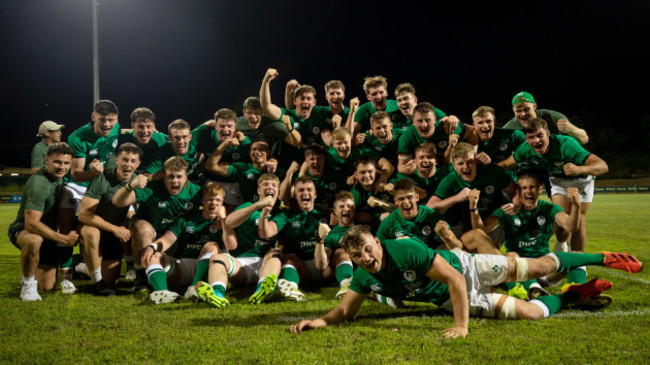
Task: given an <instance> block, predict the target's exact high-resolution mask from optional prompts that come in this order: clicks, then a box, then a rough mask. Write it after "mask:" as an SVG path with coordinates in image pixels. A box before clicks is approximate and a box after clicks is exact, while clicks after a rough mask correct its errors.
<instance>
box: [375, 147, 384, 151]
mask: <svg viewBox="0 0 650 365" xmlns="http://www.w3.org/2000/svg"><path fill="white" fill-rule="evenodd" d="M383 150H384V147H382V146H375V151H377V152H381V151H383Z"/></svg>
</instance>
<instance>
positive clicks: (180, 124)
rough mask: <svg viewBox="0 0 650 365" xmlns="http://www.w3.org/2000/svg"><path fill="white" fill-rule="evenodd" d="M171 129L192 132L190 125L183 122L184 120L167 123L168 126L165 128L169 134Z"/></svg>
mask: <svg viewBox="0 0 650 365" xmlns="http://www.w3.org/2000/svg"><path fill="white" fill-rule="evenodd" d="M172 129H176V130H183V129H187V130H188V131H189V130H192V127H191V126H190V123H188V122H186V121H185V119H176V120H175V121H173V122H171V123H169V126H168V127H167V130H168V131H169V134H171V132H172Z"/></svg>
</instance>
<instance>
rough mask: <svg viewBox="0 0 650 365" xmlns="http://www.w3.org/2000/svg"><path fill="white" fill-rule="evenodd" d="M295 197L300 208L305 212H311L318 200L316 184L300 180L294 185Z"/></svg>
mask: <svg viewBox="0 0 650 365" xmlns="http://www.w3.org/2000/svg"><path fill="white" fill-rule="evenodd" d="M293 197H294V198H295V199H296V201H297V202H298V208H300V210H302V211H303V212H311V211H312V210H313V209H314V202H315V201H316V186H314V183H313V182H300V181H299V182H298V183H296V185H295V186H294V187H293Z"/></svg>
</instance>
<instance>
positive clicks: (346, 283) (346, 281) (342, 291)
mask: <svg viewBox="0 0 650 365" xmlns="http://www.w3.org/2000/svg"><path fill="white" fill-rule="evenodd" d="M350 280H351V278H346V279H343V280H341V289H339V291H338V292H337V293H336V295H335V296H334V297H335V298H336V299H339V300H340V299H343V297H344V296H345V294H346V293H347V292H348V289H350Z"/></svg>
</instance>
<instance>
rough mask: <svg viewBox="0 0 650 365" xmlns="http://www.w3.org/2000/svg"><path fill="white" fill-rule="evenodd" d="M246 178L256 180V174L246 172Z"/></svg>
mask: <svg viewBox="0 0 650 365" xmlns="http://www.w3.org/2000/svg"><path fill="white" fill-rule="evenodd" d="M246 178H247V179H248V180H254V179H255V175H253V174H246Z"/></svg>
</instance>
